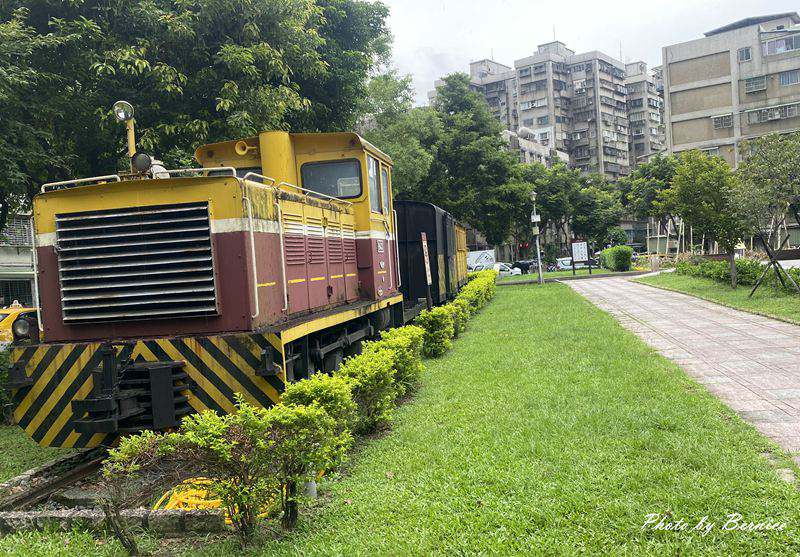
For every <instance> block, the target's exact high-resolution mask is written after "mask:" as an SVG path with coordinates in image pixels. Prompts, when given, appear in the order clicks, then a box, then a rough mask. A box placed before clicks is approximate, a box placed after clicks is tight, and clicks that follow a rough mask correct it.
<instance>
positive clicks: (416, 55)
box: [383, 0, 797, 103]
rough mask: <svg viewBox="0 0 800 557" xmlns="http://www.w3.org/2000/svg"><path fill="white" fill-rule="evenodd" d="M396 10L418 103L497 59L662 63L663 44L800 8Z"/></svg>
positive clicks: (524, 5) (780, 3)
mask: <svg viewBox="0 0 800 557" xmlns="http://www.w3.org/2000/svg"><path fill="white" fill-rule="evenodd" d="M383 1H384V3H385V4H387V5H388V6H389V7H390V9H391V16H390V18H389V25H390V26H391V29H392V33H393V35H394V64H395V65H396V66H397V68H398V69H399V70H400V72H401V73H404V74H405V73H410V74H412V75H413V76H414V87H415V89H416V97H417V101H418V102H419V103H424V102H425V99H426V94H427V92H428V90H430V89H432V88H433V82H434V81H435V80H436V79H438V78H439V77H441V76H442V75H445V74H448V73H452V72H455V71H467V70H468V68H469V62H470V61H472V60H478V59H481V58H490V57H493V58H494V59H495V60H497V61H498V62H502V63H505V64H508V65H512V64H513V62H514V60H517V59H519V58H523V57H524V56H528V55H530V54H532V53H533V52H534V51H535V50H536V46H537V45H539V44H542V43H545V42H548V41H551V40H553V28H554V26H555V36H556V38H557V39H558V40H560V41H562V42H564V43H566V44H567V46H568V47H569V48H571V49H573V50H575V51H576V52H583V51H586V50H600V51H603V52H605V53H607V54H609V55H611V56H614V57H616V58H619V57H620V48H621V49H622V59H623V61H626V62H627V61H632V60H640V59H642V60H645V61H646V62H648V63H649V64H651V65H658V64H660V63H661V47H663V46H666V45H670V44H674V43H678V42H682V41H686V40H691V39H694V38H699V37H701V36H702V34H703V33H704V32H705V31H708V30H710V29H714V28H716V27H720V26H722V25H726V24H728V23H731V22H733V21H736V20H738V19H742V18H745V17H750V16H757V15H765V14H772V13H781V12H788V11H795V10H797V5H796V3H794V2H791V1H788V0H761V1H757V0H745V1H736V2H731V1H725V0H713V1H705V2H703V1H700V2H698V1H692V0H674V1H672V2H669V3H668V2H652V1H651V2H647V1H644V0H592V1H588V0H577V1H575V0H573V1H572V2H563V1H561V2H553V1H547V2H543V1H541V0H495V1H489V0H383Z"/></svg>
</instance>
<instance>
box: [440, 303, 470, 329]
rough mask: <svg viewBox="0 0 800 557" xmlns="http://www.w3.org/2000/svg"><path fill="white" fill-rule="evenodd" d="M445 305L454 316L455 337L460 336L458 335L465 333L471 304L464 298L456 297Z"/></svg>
mask: <svg viewBox="0 0 800 557" xmlns="http://www.w3.org/2000/svg"><path fill="white" fill-rule="evenodd" d="M442 307H444V308H445V309H446V310H447V311H448V312H449V313H450V317H452V318H453V338H458V335H460V334H461V333H463V332H464V331H465V330H466V328H467V321H468V320H469V313H470V312H469V304H468V303H467V301H466V300H465V299H463V298H456V299H455V300H453V301H452V302H450V303H449V304H446V305H444V306H442Z"/></svg>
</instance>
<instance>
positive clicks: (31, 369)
mask: <svg viewBox="0 0 800 557" xmlns="http://www.w3.org/2000/svg"><path fill="white" fill-rule="evenodd" d="M270 345H271V346H272V347H273V348H275V349H276V350H277V351H278V353H280V354H283V348H282V346H281V341H280V339H279V338H278V337H277V336H276V335H274V334H258V333H247V334H237V335H226V336H208V337H188V338H164V339H155V340H139V341H135V342H131V343H129V344H124V345H121V346H119V347H116V349H117V359H118V361H119V362H125V361H128V360H132V361H134V362H142V361H144V362H166V361H183V362H184V364H185V365H184V369H185V371H186V372H187V373H188V375H189V377H190V379H191V382H190V384H189V387H188V390H189V405H190V406H191V407H192V408H193V409H194V410H195V411H198V412H200V411H203V410H214V411H217V412H220V413H228V412H232V411H233V410H234V395H235V393H241V394H242V395H243V396H244V398H245V400H247V401H248V402H250V403H253V404H258V405H261V406H270V405H271V404H273V403H275V402H277V401H278V399H279V397H280V393H281V392H283V388H284V381H285V376H284V374H283V372H282V371H279V372H278V374H277V375H274V376H261V375H258V374H257V372H256V370H257V369H258V368H259V366H260V361H261V360H260V358H261V352H262V350H264V349H265V348H267V347H268V346H270ZM100 346H101V343H99V342H97V343H75V344H41V345H36V346H19V347H14V348H13V349H12V351H11V364H12V367H13V366H15V365H16V366H17V367H18V369H19V370H24V373H23V374H22V377H23V379H24V384H25V386H20V387H19V388H17V389H15V390H13V391H12V404H13V416H14V421H15V423H17V424H19V426H20V427H22V428H23V429H24V430H25V431H26V432H27V434H28V435H29V436H30V437H31V438H32V439H33V440H35V441H36V442H37V443H39V444H40V445H43V446H47V447H95V446H98V445H104V444H111V443H113V441H114V440H115V438H116V434H105V433H95V434H90V433H78V432H77V431H75V428H74V424H73V421H74V420H75V419H79V418H80V417H81V416H75V415H74V414H73V412H72V405H71V402H72V401H73V400H82V399H84V398H86V397H87V396H88V395H89V394H90V393H91V391H92V371H93V370H94V369H96V368H98V366H100V364H101V351H100V350H99V348H100ZM281 367H283V366H281Z"/></svg>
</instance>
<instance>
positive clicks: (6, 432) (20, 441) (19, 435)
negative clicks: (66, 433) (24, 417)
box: [0, 426, 68, 482]
mask: <svg viewBox="0 0 800 557" xmlns="http://www.w3.org/2000/svg"><path fill="white" fill-rule="evenodd" d="M67 452H68V451H66V450H63V449H47V448H43V447H40V446H39V445H37V444H36V443H35V442H34V441H32V440H31V439H30V437H28V436H27V435H25V432H24V431H22V430H21V429H20V428H18V427H16V426H0V454H1V455H2V456H0V482H4V481H6V480H7V479H9V478H13V477H14V476H17V475H19V474H21V473H22V472H24V471H26V470H30V469H31V468H34V467H36V466H39V465H40V464H44V463H45V462H47V461H49V460H53V459H54V458H57V457H58V456H60V455H62V454H67Z"/></svg>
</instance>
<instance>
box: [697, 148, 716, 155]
mask: <svg viewBox="0 0 800 557" xmlns="http://www.w3.org/2000/svg"><path fill="white" fill-rule="evenodd" d="M700 152H701V153H704V154H706V155H708V156H709V157H718V156H719V147H711V148H709V149H700Z"/></svg>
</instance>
